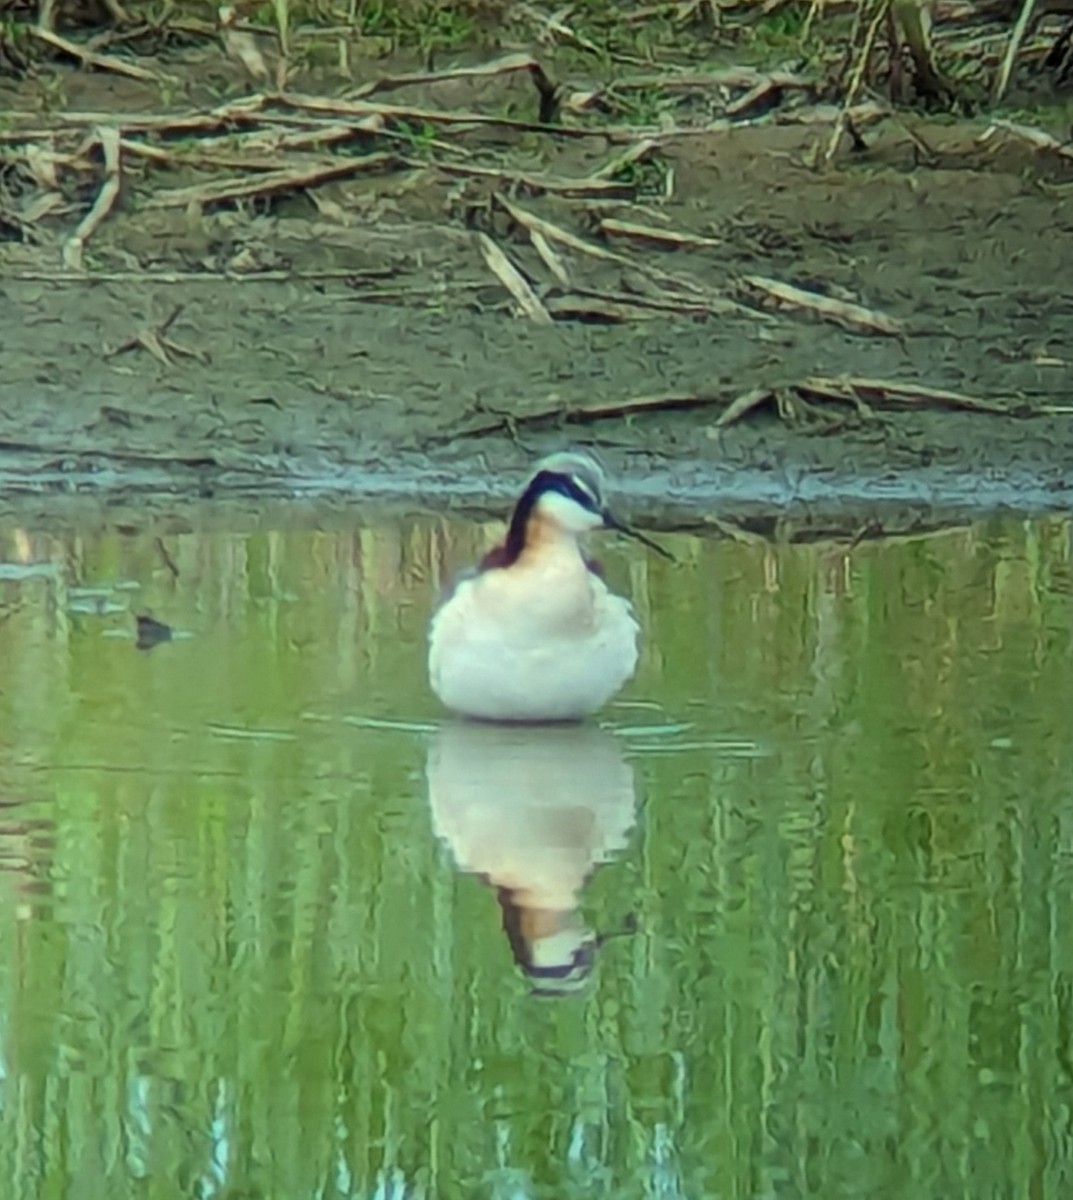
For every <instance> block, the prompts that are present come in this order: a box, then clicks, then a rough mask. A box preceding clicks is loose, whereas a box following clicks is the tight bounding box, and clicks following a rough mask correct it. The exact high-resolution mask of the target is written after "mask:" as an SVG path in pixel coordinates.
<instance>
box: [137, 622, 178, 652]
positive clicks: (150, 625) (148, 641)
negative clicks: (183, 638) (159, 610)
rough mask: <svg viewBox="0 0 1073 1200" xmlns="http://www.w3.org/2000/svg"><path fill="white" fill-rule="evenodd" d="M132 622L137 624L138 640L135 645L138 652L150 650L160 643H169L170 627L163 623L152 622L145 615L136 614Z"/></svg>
mask: <svg viewBox="0 0 1073 1200" xmlns="http://www.w3.org/2000/svg"><path fill="white" fill-rule="evenodd" d="M134 620H135V621H136V622H137V624H138V640H137V642H136V643H135V644H136V645H137V647H138V649H139V650H152V648H153V647H154V646H159V645H160V643H161V642H170V641H171V626H170V625H165V624H164V622H163V621H157V620H154V619H153V618H152V617H150V616H148V615H147V614H146V613H138V615H137V616H136V617H135V618H134Z"/></svg>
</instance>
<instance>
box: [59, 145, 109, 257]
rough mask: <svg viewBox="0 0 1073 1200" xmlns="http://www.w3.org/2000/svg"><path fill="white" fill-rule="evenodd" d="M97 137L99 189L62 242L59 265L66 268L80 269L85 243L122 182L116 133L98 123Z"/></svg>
mask: <svg viewBox="0 0 1073 1200" xmlns="http://www.w3.org/2000/svg"><path fill="white" fill-rule="evenodd" d="M97 137H98V140H99V141H100V145H101V152H102V154H103V155H104V182H103V183H102V184H101V190H100V191H99V192H98V193H97V198H96V199H95V200H94V201H93V205H92V207H91V208H90V210H89V212H88V213H86V215H85V216H84V217H83V218H82V220H81V221H80V222H79V223H78V227H77V229H75V231H74V233H72V234H71V236H70V237H69V238H68V239H67V241H66V242H64V245H63V265H64V266H65V267H66V268H67V269H68V270H69V271H81V270H82V266H83V258H84V255H85V250H86V242H87V241H89V239H90V238H91V237H92V236H93V233H94V231H95V230H96V229H97V228H98V226H99V225H100V224H101V223H102V222H103V221H104V219H105V218H106V217H107V216H108V214H109V213H110V212H111V211H112V208H113V207H114V206H115V202H116V200H117V199H118V198H119V191H120V187H121V184H122V175H121V170H120V150H119V132H118V131H117V130H116V129H115V128H114V127H112V128H109V127H108V126H102V127H101V128H99V129H98V130H97Z"/></svg>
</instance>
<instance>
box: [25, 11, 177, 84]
mask: <svg viewBox="0 0 1073 1200" xmlns="http://www.w3.org/2000/svg"><path fill="white" fill-rule="evenodd" d="M29 32H30V33H31V34H33V36H34V37H35V38H37V39H38V41H41V42H44V43H46V45H49V46H51V47H52V48H53V49H55V50H59V51H61V52H62V53H64V54H69V55H70V56H71V57H72V58H77V59H78V61H79V62H80V63H82V65H83V66H87V67H95V68H96V69H97V70H98V71H111V72H112V73H113V74H114V75H126V76H127V78H128V79H143V80H149V81H150V82H152V83H160V82H161V77H160V76H159V75H158V74H156V72H154V71H149V70H147V69H146V68H145V67H139V66H136V65H135V64H134V63H129V62H127V61H126V60H125V59H122V58H114V57H113V56H112V55H110V54H96V53H95V52H94V51H92V50H87V49H86V47H85V46H80V45H79V44H78V43H77V42H72V41H70V40H69V39H67V38H65V37H61V36H60V35H59V34H58V33H53V32H52V30H51V29H44V28H42V27H41V26H40V25H38V26H31V27H30V29H29Z"/></svg>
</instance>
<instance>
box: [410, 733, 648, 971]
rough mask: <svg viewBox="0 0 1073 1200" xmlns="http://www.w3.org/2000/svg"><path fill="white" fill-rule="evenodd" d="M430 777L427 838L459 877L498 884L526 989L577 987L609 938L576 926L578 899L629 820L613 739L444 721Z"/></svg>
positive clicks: (625, 775)
mask: <svg viewBox="0 0 1073 1200" xmlns="http://www.w3.org/2000/svg"><path fill="white" fill-rule="evenodd" d="M427 775H428V792H429V804H430V807H431V810H432V822H433V828H434V830H435V832H436V835H437V837H439V838H440V839H441V841H443V842H444V843H445V844H446V845H447V846H448V848H449V849H450V851H451V853H452V855H453V857H454V860H455V863H456V864H457V866H458V868H459V869H460V870H462V871H467V872H470V873H472V874H475V875H479V876H481V877H482V878H483V879H484V880H485V881H486V882H487V883H488V884H490V885H491V886H492V887H494V888H495V890H496V896H497V898H498V901H499V906H500V909H501V911H502V915H503V931H504V933H505V934H506V935H507V940H508V942H509V943H510V949H511V953H512V954H513V956H514V960H515V962H516V963H517V964H518V966H519V967H520V968H521V969H522V971H523V972H524V974H525V976H526V977H527V979H528V980H529V982H530V983H531V984H532V986H533V990H534V991H535V992H539V993H541V994H544V995H566V994H569V993H572V992H574V991H577V990H578V989H579V988H580V987H581V986H583V984H584V983H585V980H586V979H587V978H588V976H589V974H590V973H591V971H592V967H593V961H594V957H595V953H596V951H597V949H598V948H599V947H600V945H601V944H602V943H603V942H604V941H605V940H606V938H607V936H608V935H606V934H604V935H598V934H596V933H595V932H594V931H593V930H591V929H590V928H588V926H587V925H586V924H585V922H584V920H583V918H582V916H581V914H580V913H579V911H578V905H579V903H580V898H581V892H582V890H583V888H584V886H585V883H586V882H587V880H588V879H589V877H590V876H591V875H592V873H593V871H594V870H595V868H596V867H597V866H599V865H600V864H601V863H604V862H607V861H608V860H609V859H611V858H612V857H614V855H615V854H617V853H618V852H619V851H621V850H623V849H624V848H625V846H626V843H627V839H628V837H629V833H630V830H631V828H632V827H633V823H634V806H635V800H636V794H635V788H634V778H633V770H632V768H631V767H630V765H629V764H628V763H627V762H626V759H625V756H624V755H623V751H622V746H621V744H620V743H619V740H618V739H617V738H615V737H614V736H613V735H611V734H609V733H607V732H605V731H604V730H601V729H596V728H592V727H589V726H584V725H580V726H578V725H572V726H565V725H562V726H554V725H549V726H530V727H522V726H509V725H484V724H468V723H457V724H449V725H445V726H443V727H442V728H441V729H439V730H438V731H437V733H436V734H435V735H434V737H433V739H432V742H431V744H430V746H429V752H428V762H427Z"/></svg>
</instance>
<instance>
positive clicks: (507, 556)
mask: <svg viewBox="0 0 1073 1200" xmlns="http://www.w3.org/2000/svg"><path fill="white" fill-rule="evenodd" d="M548 492H556V493H558V494H559V495H560V496H565V497H566V498H567V499H568V500H573V502H574V503H575V504H577V505H579V506H580V507H581V508H583V509H585V510H586V512H591V513H596V514H600V513H601V512H602V509H601V505H600V500H599V497H598V496H596V495H594V494H593V492H592V491H591V490H590V488H589V487H588V486H587V485H586V484H584V483H582V482H581V481H580V480H579V479H576V478H575V477H574V476H573V475H566V474H564V473H563V472H561V471H539V472H538V473H537V474H536V475H535V476H534V478H533V479H531V480H530V482H529V486H528V487H527V488H526V489H525V491H524V492H523V493H522V496H521V498H520V499H519V501H518V503H517V504H516V505H515V506H514V512H513V513H512V514H511V518H510V528H509V529H508V530H507V540H506V542H505V544H504V546H503V556H502V558H503V561H502V563H501V564H497V565H502V566H504V567H509V566H510V565H511V564H512V563H514V562H517V560H518V556H519V555H520V554H521V552H522V550H523V549H524V548H525V527H526V524H527V523H528V521H529V518H530V516H531V515H532V513H533V509H534V508H536V505H537V502H538V501H539V499H540V497H541V496H544V495H547V493H548Z"/></svg>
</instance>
